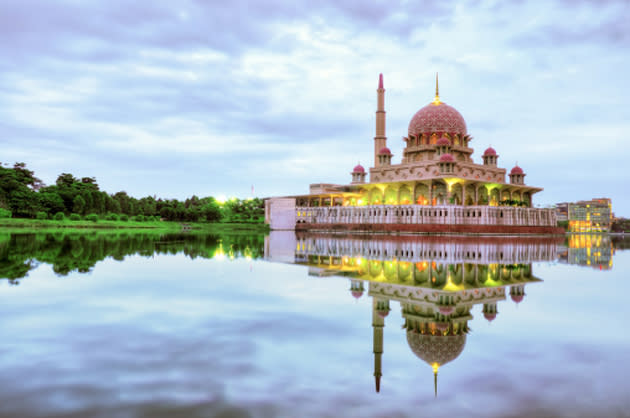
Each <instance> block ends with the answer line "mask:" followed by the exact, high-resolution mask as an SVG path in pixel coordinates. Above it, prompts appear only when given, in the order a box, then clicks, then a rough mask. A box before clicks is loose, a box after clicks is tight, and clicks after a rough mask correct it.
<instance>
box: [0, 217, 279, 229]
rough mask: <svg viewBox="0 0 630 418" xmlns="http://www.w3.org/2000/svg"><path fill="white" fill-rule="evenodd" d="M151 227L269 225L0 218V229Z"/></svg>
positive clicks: (221, 227) (225, 227)
mask: <svg viewBox="0 0 630 418" xmlns="http://www.w3.org/2000/svg"><path fill="white" fill-rule="evenodd" d="M67 228H71V229H136V230H137V229H151V230H164V231H171V232H176V231H181V230H186V229H191V230H195V231H207V232H235V231H243V232H250V231H251V232H266V231H268V230H269V227H268V226H267V225H265V224H247V223H210V222H169V221H147V222H138V221H132V220H129V221H106V220H98V221H97V222H92V221H86V220H80V221H71V220H68V219H65V220H62V221H57V220H50V219H48V220H40V219H21V218H5V219H0V229H36V230H55V229H67Z"/></svg>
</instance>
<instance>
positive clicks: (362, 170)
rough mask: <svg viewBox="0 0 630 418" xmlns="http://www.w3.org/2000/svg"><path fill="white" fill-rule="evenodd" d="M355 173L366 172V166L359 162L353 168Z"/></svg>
mask: <svg viewBox="0 0 630 418" xmlns="http://www.w3.org/2000/svg"><path fill="white" fill-rule="evenodd" d="M352 172H353V173H365V168H363V166H362V165H361V164H357V165H356V166H355V167H354V170H352Z"/></svg>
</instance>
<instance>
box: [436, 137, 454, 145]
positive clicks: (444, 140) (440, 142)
mask: <svg viewBox="0 0 630 418" xmlns="http://www.w3.org/2000/svg"><path fill="white" fill-rule="evenodd" d="M435 145H451V141H449V140H448V138H446V137H441V138H440V139H438V140H437V142H436V143H435Z"/></svg>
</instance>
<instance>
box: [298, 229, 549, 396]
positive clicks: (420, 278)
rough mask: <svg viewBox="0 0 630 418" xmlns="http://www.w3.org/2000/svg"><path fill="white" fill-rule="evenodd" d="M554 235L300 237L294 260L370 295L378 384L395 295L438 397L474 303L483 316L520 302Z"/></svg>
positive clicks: (312, 271) (357, 295) (413, 347)
mask: <svg viewBox="0 0 630 418" xmlns="http://www.w3.org/2000/svg"><path fill="white" fill-rule="evenodd" d="M557 245H558V239H557V238H540V237H537V238H534V237H519V238H505V237H497V238H483V237H435V236H423V237H389V236H388V237H379V238H374V237H371V238H367V237H334V236H330V235H324V234H320V235H315V234H310V235H305V236H298V237H297V238H296V242H295V246H294V249H295V253H294V254H295V260H294V262H295V263H296V264H303V265H307V266H309V273H310V274H311V275H340V276H345V277H348V278H350V283H351V285H350V291H351V293H352V295H353V296H354V297H355V298H360V297H362V295H363V294H364V292H365V288H366V286H367V288H368V295H369V296H370V297H371V298H372V326H373V335H374V342H373V344H374V346H373V351H374V377H375V383H376V391H377V392H378V391H379V390H380V381H381V376H382V356H383V327H384V326H385V320H386V317H387V316H388V314H389V311H390V302H391V301H397V302H399V304H400V306H401V310H402V316H403V318H404V325H403V327H404V329H405V330H406V335H407V343H408V344H409V347H410V349H411V350H412V351H413V352H414V354H416V356H418V357H419V358H420V359H422V360H423V361H425V362H426V363H427V364H428V365H430V366H431V368H432V370H433V373H434V383H435V394H436V396H437V375H438V369H439V367H440V366H442V365H444V364H446V363H449V362H451V361H453V360H455V359H456V358H457V357H458V356H459V355H460V354H461V353H462V351H463V349H464V346H465V344H466V335H467V333H468V331H469V325H468V322H469V321H470V320H471V319H472V318H473V316H472V314H471V310H472V308H473V306H474V305H482V312H483V315H484V317H485V318H486V319H487V320H488V321H492V320H494V319H495V318H496V316H497V314H498V309H497V304H498V302H500V301H503V300H505V299H506V298H507V294H509V296H510V298H511V299H512V300H513V301H514V302H516V303H520V302H521V301H522V300H523V297H524V296H525V285H526V284H528V283H532V282H538V281H540V279H538V278H536V277H534V276H533V274H532V266H531V263H532V262H534V261H550V260H554V259H555V258H556V256H557V255H556V248H557Z"/></svg>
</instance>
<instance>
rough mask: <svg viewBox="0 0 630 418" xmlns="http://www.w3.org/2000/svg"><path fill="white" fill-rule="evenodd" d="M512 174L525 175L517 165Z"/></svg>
mask: <svg viewBox="0 0 630 418" xmlns="http://www.w3.org/2000/svg"><path fill="white" fill-rule="evenodd" d="M510 174H523V169H522V168H521V167H519V166H518V165H515V166H514V168H513V169H512V171H510Z"/></svg>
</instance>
